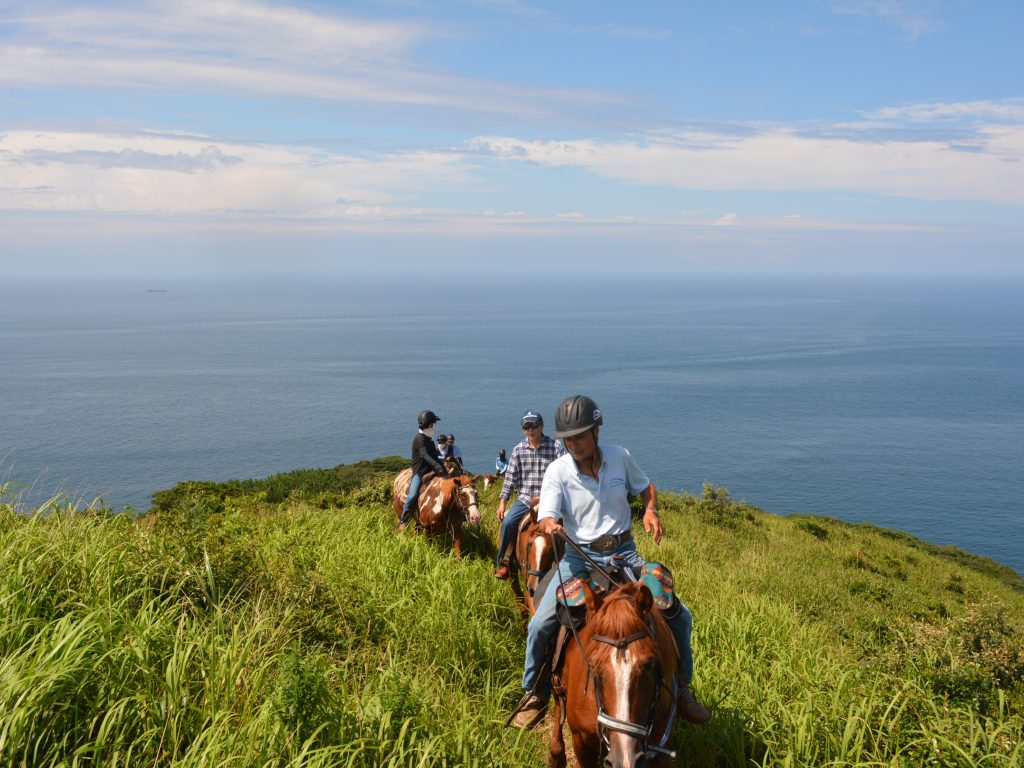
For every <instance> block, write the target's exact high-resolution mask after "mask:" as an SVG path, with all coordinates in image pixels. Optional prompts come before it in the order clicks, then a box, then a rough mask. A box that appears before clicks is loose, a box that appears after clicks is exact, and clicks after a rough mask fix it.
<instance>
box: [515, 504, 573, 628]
mask: <svg viewBox="0 0 1024 768" xmlns="http://www.w3.org/2000/svg"><path fill="white" fill-rule="evenodd" d="M539 504H540V498H539V497H535V498H534V499H533V504H532V505H531V506H530V514H528V515H526V516H525V517H523V519H522V522H520V524H519V534H518V535H517V536H516V543H515V548H514V549H513V551H512V562H510V563H509V566H510V570H511V571H512V573H511V576H510V579H509V580H510V582H511V586H512V592H513V593H514V594H515V596H516V604H517V605H518V606H519V611H520V613H522V614H523V618H525V619H528V618H529V617H530V616H533V614H535V613H536V612H537V605H536V602H535V601H534V599H533V596H534V593H535V592H536V591H537V585H538V584H539V583H540V580H541V578H542V577H543V576H544V574H546V573H547V572H548V571H549V570H550V569H551V567H552V566H553V565H554V564H555V561H556V560H557V559H559V558H560V557H561V556H562V552H561V550H562V546H561V543H562V542H561V539H559V540H558V542H557V544H556V546H557V550H556V548H555V547H552V546H551V539H550V538H549V537H548V536H544V535H543V534H541V532H540V524H539V523H538V522H537V508H538V505H539ZM524 586H525V587H526V590H525V592H524V591H523V587H524Z"/></svg>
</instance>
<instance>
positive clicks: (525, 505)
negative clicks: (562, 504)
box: [494, 410, 565, 579]
mask: <svg viewBox="0 0 1024 768" xmlns="http://www.w3.org/2000/svg"><path fill="white" fill-rule="evenodd" d="M519 421H520V424H521V425H522V428H523V434H524V435H525V437H524V438H523V440H522V441H521V442H520V443H519V444H518V445H516V447H515V448H513V449H512V456H511V457H510V458H509V460H508V468H507V469H506V471H505V482H504V483H503V484H502V486H501V493H499V494H498V499H499V500H498V519H499V520H501V538H500V539H499V543H498V554H497V556H496V557H495V565H496V570H495V571H494V577H495V578H497V579H507V578H508V577H509V570H508V550H509V547H511V546H512V542H513V541H515V538H516V534H517V533H518V532H519V523H520V521H521V520H522V519H523V517H525V516H526V515H527V514H529V512H530V502H531V500H532V499H533V498H534V497H535V496H539V495H540V485H541V481H543V479H544V471H545V470H546V469H547V468H548V465H549V464H551V462H552V461H554V460H555V459H557V458H558V457H559V456H561V455H563V454H564V453H565V449H564V448H563V447H562V444H561V443H559V442H557V441H556V440H552V439H551V438H550V437H548V436H547V435H545V434H544V419H543V417H541V415H540V412H539V411H534V410H529V411H526V412H525V413H524V414H523V417H522V418H521V419H520V420H519ZM513 489H517V490H518V491H519V495H518V496H516V500H515V501H514V502H512V506H511V507H510V508H509V510H508V513H507V514H506V512H505V504H506V503H507V502H508V500H509V499H510V498H512V490H513Z"/></svg>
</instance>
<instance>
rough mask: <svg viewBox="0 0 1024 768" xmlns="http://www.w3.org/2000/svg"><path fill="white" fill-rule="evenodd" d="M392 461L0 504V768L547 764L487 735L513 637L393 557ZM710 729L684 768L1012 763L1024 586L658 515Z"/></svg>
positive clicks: (476, 537)
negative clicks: (106, 497) (144, 493)
mask: <svg viewBox="0 0 1024 768" xmlns="http://www.w3.org/2000/svg"><path fill="white" fill-rule="evenodd" d="M404 465H405V462H404V460H402V459H397V458H387V459H379V460H376V461H373V462H361V463H360V464H357V465H350V466H343V467H337V468H335V469H332V470H302V471H298V472H292V473H287V474H283V475H276V476H274V477H271V478H267V479H266V480H256V481H233V482H228V483H183V484H180V485H178V486H175V487H174V488H172V489H170V490H167V491H162V492H160V493H158V494H156V495H155V496H154V508H153V509H152V510H151V511H150V513H149V514H147V515H145V516H143V517H139V518H132V517H130V516H127V515H123V514H111V513H109V512H107V511H104V510H101V509H100V510H97V509H89V510H77V511H76V510H73V509H71V508H68V507H67V506H66V505H62V504H61V503H57V502H55V503H51V504H48V505H47V507H46V510H45V512H46V513H45V514H19V513H18V511H17V510H15V509H13V508H12V505H11V504H10V503H7V504H5V503H3V495H2V489H0V605H2V610H0V765H5V766H6V765H12V766H19V765H26V766H41V765H66V766H72V765H75V766H99V765H102V766H114V765H120V766H137V765H154V766H172V765H173V766H193V765H194V766H200V765H202V766H220V765H237V766H378V765H387V766H462V765H467V766H471V765H479V766H523V765H543V764H544V760H545V755H546V744H545V742H546V737H545V735H544V734H543V733H539V732H535V733H528V734H521V733H519V732H517V731H514V730H510V729H505V728H503V727H502V723H503V721H504V718H505V716H506V715H507V713H508V711H509V709H510V707H511V706H512V705H513V704H514V702H515V701H516V699H517V698H518V696H519V693H520V691H519V678H520V675H521V663H522V653H523V645H524V634H523V629H522V624H521V622H520V620H519V618H518V613H517V611H516V609H515V606H514V604H513V602H512V598H511V594H510V591H509V589H508V586H507V585H506V584H504V583H501V582H497V581H495V580H494V579H493V578H492V577H491V562H490V560H489V557H488V556H489V555H490V554H491V553H492V552H493V544H492V542H493V540H494V535H495V533H496V527H497V524H496V521H495V519H494V515H493V510H494V507H495V505H496V500H497V490H496V489H491V490H489V491H487V492H485V493H484V494H482V501H483V506H484V518H485V522H484V525H483V530H482V531H480V532H479V533H475V532H474V531H473V529H472V528H470V529H469V534H468V537H467V541H466V542H465V552H466V553H465V556H464V559H463V560H462V561H461V562H458V561H456V560H455V559H454V558H453V557H452V556H451V554H450V553H449V551H448V549H447V548H446V547H444V546H438V545H436V544H428V543H427V542H425V541H424V540H423V539H422V537H418V536H413V535H408V534H407V535H405V536H398V535H396V534H395V531H394V520H393V513H392V511H391V509H390V483H391V477H392V474H393V472H394V471H395V470H396V469H398V468H400V467H402V466H404ZM661 500H662V508H663V518H664V522H665V527H666V540H665V541H663V543H662V545H661V546H660V547H655V546H654V545H653V544H652V543H651V542H650V540H649V539H648V538H647V537H645V536H644V535H643V534H640V535H639V536H638V539H639V540H640V542H641V549H642V550H643V551H644V554H645V555H647V556H648V557H650V558H656V559H658V560H660V561H662V562H665V563H667V564H668V565H669V566H670V567H671V568H672V569H673V571H674V573H675V574H676V580H677V585H678V587H677V591H678V592H679V594H680V595H681V596H682V597H683V599H684V600H685V601H686V602H687V603H688V604H689V606H690V607H691V609H692V610H693V613H694V616H695V621H696V625H695V636H694V645H695V652H696V661H697V679H696V684H697V687H698V690H699V692H700V694H701V695H702V697H703V698H704V699H705V700H706V701H707V703H708V704H709V705H710V707H711V709H712V711H713V712H714V715H715V719H714V721H713V722H712V724H711V725H710V726H708V727H706V728H703V729H700V728H696V727H693V726H689V725H686V724H680V725H679V726H678V729H677V734H676V744H677V747H678V748H679V750H680V760H679V764H681V765H695V766H751V765H758V766H761V765H763V766H846V765H851V766H926V765H934V766H986V767H987V766H993V767H995V766H1005V767H1006V768H1011V767H1014V768H1015V767H1016V766H1020V765H1024V740H1022V739H1024V737H1022V730H1024V640H1022V638H1024V583H1022V582H1021V580H1020V579H1019V578H1018V577H1017V576H1016V575H1015V574H1014V573H1013V572H1012V571H1010V570H1008V569H1006V568H1003V567H1001V566H999V565H998V564H996V563H993V562H992V561H990V560H987V559H984V558H977V557H974V556H971V555H969V554H967V553H964V552H961V551H959V550H953V549H949V548H944V547H936V546H933V545H929V544H926V543H924V542H920V541H918V540H916V539H913V538H911V537H909V536H906V535H904V534H901V533H897V532H893V531H887V530H883V529H879V528H875V527H873V526H864V525H849V524H844V523H841V522H838V521H836V520H831V519H828V518H821V517H805V516H801V517H779V516H775V515H770V514H766V513H764V512H762V511H761V510H758V509H756V508H754V507H752V506H749V505H747V504H744V503H742V502H739V503H737V502H735V501H733V500H732V499H730V498H729V495H728V492H727V491H725V490H724V489H722V488H716V487H714V486H710V485H709V486H707V487H706V488H705V489H704V493H703V494H702V495H701V496H700V497H694V496H689V495H685V494H684V495H678V496H677V495H672V494H662V496H661Z"/></svg>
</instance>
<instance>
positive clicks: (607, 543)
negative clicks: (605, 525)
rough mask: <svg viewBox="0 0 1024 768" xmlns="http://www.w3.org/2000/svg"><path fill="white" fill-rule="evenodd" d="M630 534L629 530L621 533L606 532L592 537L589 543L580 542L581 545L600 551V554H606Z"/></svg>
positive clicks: (617, 546)
mask: <svg viewBox="0 0 1024 768" xmlns="http://www.w3.org/2000/svg"><path fill="white" fill-rule="evenodd" d="M630 536H632V533H631V532H630V531H623V532H622V533H606V534H605V535H604V536H602V537H600V538H598V539H594V540H593V541H592V542H590V543H589V544H582V545H581V546H584V547H586V548H587V549H590V550H593V551H594V552H600V553H601V554H602V555H606V554H608V553H609V552H614V551H615V550H616V549H618V548H619V545H620V544H622V543H624V542H625V541H627V540H628V539H629V537H630Z"/></svg>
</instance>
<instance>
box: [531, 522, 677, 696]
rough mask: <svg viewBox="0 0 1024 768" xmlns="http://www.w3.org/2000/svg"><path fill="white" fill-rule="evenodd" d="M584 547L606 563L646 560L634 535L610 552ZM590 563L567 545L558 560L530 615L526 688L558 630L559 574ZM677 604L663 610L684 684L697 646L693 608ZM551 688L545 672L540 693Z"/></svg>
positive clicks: (580, 569)
mask: <svg viewBox="0 0 1024 768" xmlns="http://www.w3.org/2000/svg"><path fill="white" fill-rule="evenodd" d="M583 550H584V551H585V552H586V553H587V554H588V555H589V556H590V557H592V558H593V559H594V561H595V562H597V563H599V564H601V565H602V566H607V565H609V564H611V561H612V558H613V557H616V556H618V557H620V558H622V559H623V560H625V562H626V564H627V565H630V566H632V567H634V568H639V567H641V566H642V565H643V564H644V563H645V562H646V561H645V560H644V559H643V557H641V556H640V553H639V552H637V551H636V544H635V543H634V541H633V539H632V538H629V539H628V540H627V541H624V542H623V543H622V544H620V545H619V547H618V548H617V549H616V550H615V551H614V552H611V553H608V554H600V553H598V552H594V551H593V550H591V549H587V548H586V547H584V548H583ZM589 567H592V566H590V565H589V563H587V561H586V560H584V559H583V558H582V557H580V554H579V552H577V551H576V550H575V549H573V548H572V547H566V549H565V557H563V558H562V562H561V563H559V564H558V575H557V576H555V578H554V579H552V581H551V584H549V585H548V588H547V589H546V590H545V591H544V596H543V597H542V598H541V600H540V605H539V606H537V613H535V614H534V615H533V618H532V619H530V624H529V626H528V627H527V636H526V665H525V668H524V670H523V688H524V689H525V690H527V691H529V690H532V689H533V686H534V683H537V681H538V677H539V675H540V672H541V667H543V666H544V661H545V658H546V656H547V648H548V642H549V641H550V640H551V638H553V637H554V635H555V632H556V631H557V630H558V617H557V616H556V615H555V601H556V599H557V598H556V592H557V590H558V584H559V581H558V580H559V577H561V579H562V580H564V581H568V580H569V579H570V578H572V577H573V576H577V575H583V574H586V572H587V569H588V568H589ZM676 605H677V606H678V608H679V610H676V607H675V606H673V607H672V608H669V609H668V610H667V611H665V612H664V613H662V616H664V617H665V621H666V622H668V626H669V629H671V630H672V634H673V635H674V636H675V639H676V645H678V646H679V654H680V656H681V659H680V662H681V664H680V666H681V669H680V674H681V675H682V678H683V679H682V680H681V681H680V682H681V683H682V684H683V685H689V684H690V681H691V680H692V679H693V650H692V648H691V646H690V635H691V634H692V633H693V617H692V616H691V615H690V609H689V608H687V607H686V606H685V605H683V604H682V603H681V602H679V601H678V599H677V600H676ZM550 691H551V681H550V679H548V678H547V675H545V679H543V680H541V681H540V684H539V685H538V686H537V693H538V695H539V696H540V697H541V698H542V699H543V698H547V697H548V695H549V693H550Z"/></svg>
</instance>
